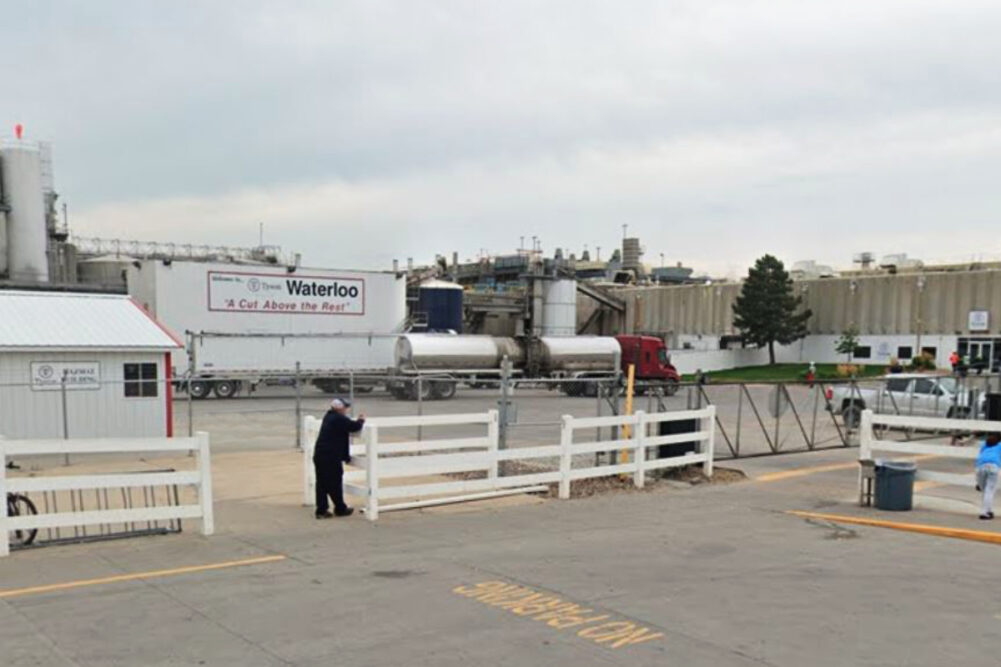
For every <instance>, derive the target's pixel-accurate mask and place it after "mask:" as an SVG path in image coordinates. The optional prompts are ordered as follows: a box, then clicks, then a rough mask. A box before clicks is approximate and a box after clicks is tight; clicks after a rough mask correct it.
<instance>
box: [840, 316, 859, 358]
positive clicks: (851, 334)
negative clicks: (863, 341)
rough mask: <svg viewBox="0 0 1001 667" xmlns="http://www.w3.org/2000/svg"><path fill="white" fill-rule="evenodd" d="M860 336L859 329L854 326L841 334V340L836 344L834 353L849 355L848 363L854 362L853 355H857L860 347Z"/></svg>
mask: <svg viewBox="0 0 1001 667" xmlns="http://www.w3.org/2000/svg"><path fill="white" fill-rule="evenodd" d="M858 334H859V330H858V327H856V326H855V325H854V324H853V325H851V326H849V327H848V328H847V329H845V330H844V331H842V332H841V338H839V339H838V342H837V343H835V347H834V351H835V352H838V353H840V354H847V355H848V363H851V362H852V355H854V354H855V348H856V347H858Z"/></svg>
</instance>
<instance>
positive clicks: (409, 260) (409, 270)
mask: <svg viewBox="0 0 1001 667" xmlns="http://www.w3.org/2000/svg"><path fill="white" fill-rule="evenodd" d="M413 272H414V258H413V257H407V273H413Z"/></svg>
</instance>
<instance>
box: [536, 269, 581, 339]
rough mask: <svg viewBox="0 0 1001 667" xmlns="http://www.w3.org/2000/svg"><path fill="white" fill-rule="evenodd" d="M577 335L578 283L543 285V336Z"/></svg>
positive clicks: (549, 281) (548, 282) (549, 283)
mask: <svg viewBox="0 0 1001 667" xmlns="http://www.w3.org/2000/svg"><path fill="white" fill-rule="evenodd" d="M576 334H577V281H576V280H548V281H546V282H544V283H543V284H542V335H543V336H574V335H576Z"/></svg>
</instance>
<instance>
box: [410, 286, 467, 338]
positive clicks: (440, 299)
mask: <svg viewBox="0 0 1001 667" xmlns="http://www.w3.org/2000/svg"><path fill="white" fill-rule="evenodd" d="M417 309H418V310H419V311H421V312H422V313H426V314H427V318H428V320H427V321H428V329H429V330H431V331H454V332H456V333H462V286H461V285H456V284H455V283H449V282H445V281H443V280H431V281H428V282H426V283H424V284H422V285H421V286H420V290H418V293H417Z"/></svg>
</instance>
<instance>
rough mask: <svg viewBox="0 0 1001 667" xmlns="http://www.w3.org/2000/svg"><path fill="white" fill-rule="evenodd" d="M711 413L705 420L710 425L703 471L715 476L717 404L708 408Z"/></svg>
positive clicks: (707, 474) (705, 473)
mask: <svg viewBox="0 0 1001 667" xmlns="http://www.w3.org/2000/svg"><path fill="white" fill-rule="evenodd" d="M706 410H708V411H709V414H708V415H707V416H706V419H705V422H706V423H707V424H708V425H709V436H708V437H707V438H706V440H704V442H705V455H706V462H705V463H703V464H702V473H703V474H704V475H705V476H706V477H712V476H713V459H714V458H716V406H715V405H710V406H708V407H707V408H706Z"/></svg>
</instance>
